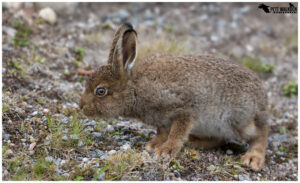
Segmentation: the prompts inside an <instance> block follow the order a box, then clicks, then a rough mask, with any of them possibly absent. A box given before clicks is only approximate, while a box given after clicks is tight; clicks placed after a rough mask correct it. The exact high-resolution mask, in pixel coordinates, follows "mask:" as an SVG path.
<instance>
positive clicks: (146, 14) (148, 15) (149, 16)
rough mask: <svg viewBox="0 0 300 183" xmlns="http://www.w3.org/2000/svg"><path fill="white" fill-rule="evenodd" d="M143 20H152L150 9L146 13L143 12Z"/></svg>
mask: <svg viewBox="0 0 300 183" xmlns="http://www.w3.org/2000/svg"><path fill="white" fill-rule="evenodd" d="M145 19H147V20H151V19H153V13H152V11H151V10H150V9H146V11H145Z"/></svg>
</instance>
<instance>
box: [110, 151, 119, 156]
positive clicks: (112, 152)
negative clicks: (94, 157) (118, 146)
mask: <svg viewBox="0 0 300 183" xmlns="http://www.w3.org/2000/svg"><path fill="white" fill-rule="evenodd" d="M116 152H117V151H116V150H110V151H109V152H108V155H109V156H111V155H113V154H116Z"/></svg>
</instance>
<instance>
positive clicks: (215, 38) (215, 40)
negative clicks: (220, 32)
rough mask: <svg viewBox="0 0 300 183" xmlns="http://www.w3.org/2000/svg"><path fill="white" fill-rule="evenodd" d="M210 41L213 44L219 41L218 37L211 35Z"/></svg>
mask: <svg viewBox="0 0 300 183" xmlns="http://www.w3.org/2000/svg"><path fill="white" fill-rule="evenodd" d="M210 40H211V41H213V42H217V41H219V37H218V36H216V35H211V36H210Z"/></svg>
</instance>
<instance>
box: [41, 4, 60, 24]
mask: <svg viewBox="0 0 300 183" xmlns="http://www.w3.org/2000/svg"><path fill="white" fill-rule="evenodd" d="M39 17H41V18H42V19H44V20H45V21H46V22H48V23H50V24H54V23H55V22H56V14H55V12H54V10H53V9H51V8H43V9H41V10H40V12H39Z"/></svg>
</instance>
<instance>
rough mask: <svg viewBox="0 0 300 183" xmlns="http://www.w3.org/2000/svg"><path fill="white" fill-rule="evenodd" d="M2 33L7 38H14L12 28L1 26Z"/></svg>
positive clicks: (14, 31)
mask: <svg viewBox="0 0 300 183" xmlns="http://www.w3.org/2000/svg"><path fill="white" fill-rule="evenodd" d="M2 31H3V32H6V34H7V35H8V36H9V37H14V36H15V35H16V32H17V31H16V29H14V28H11V27H7V26H3V27H2Z"/></svg>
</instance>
